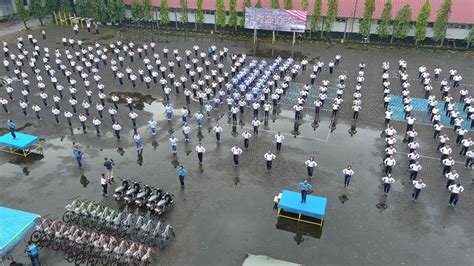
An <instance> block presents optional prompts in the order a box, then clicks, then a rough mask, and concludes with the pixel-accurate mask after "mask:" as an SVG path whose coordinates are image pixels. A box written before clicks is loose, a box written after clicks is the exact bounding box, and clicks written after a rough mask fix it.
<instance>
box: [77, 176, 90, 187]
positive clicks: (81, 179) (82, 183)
mask: <svg viewBox="0 0 474 266" xmlns="http://www.w3.org/2000/svg"><path fill="white" fill-rule="evenodd" d="M79 182H81V185H82V186H83V187H87V185H88V184H89V180H87V177H86V176H85V175H81V178H80V179H79Z"/></svg>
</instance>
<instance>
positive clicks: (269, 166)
mask: <svg viewBox="0 0 474 266" xmlns="http://www.w3.org/2000/svg"><path fill="white" fill-rule="evenodd" d="M263 157H264V158H265V161H266V162H267V172H270V171H271V170H272V162H273V160H274V159H275V158H276V156H275V154H273V153H272V152H271V151H268V152H267V153H265V155H264V156H263Z"/></svg>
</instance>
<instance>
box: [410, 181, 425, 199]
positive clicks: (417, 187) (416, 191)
mask: <svg viewBox="0 0 474 266" xmlns="http://www.w3.org/2000/svg"><path fill="white" fill-rule="evenodd" d="M412 182H413V192H412V193H411V200H412V201H416V200H417V199H418V196H419V195H420V192H421V190H422V189H424V188H425V187H426V184H425V183H423V180H422V179H418V180H413V181H412Z"/></svg>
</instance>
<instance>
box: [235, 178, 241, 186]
mask: <svg viewBox="0 0 474 266" xmlns="http://www.w3.org/2000/svg"><path fill="white" fill-rule="evenodd" d="M239 183H240V177H238V176H236V177H234V184H235V185H236V186H237V184H239Z"/></svg>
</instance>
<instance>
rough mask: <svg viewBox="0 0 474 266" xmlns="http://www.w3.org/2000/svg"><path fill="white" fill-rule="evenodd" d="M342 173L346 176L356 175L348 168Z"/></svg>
mask: <svg viewBox="0 0 474 266" xmlns="http://www.w3.org/2000/svg"><path fill="white" fill-rule="evenodd" d="M342 173H343V174H345V175H349V176H352V175H353V174H354V170H352V169H349V168H346V169H344V170H342Z"/></svg>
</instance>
